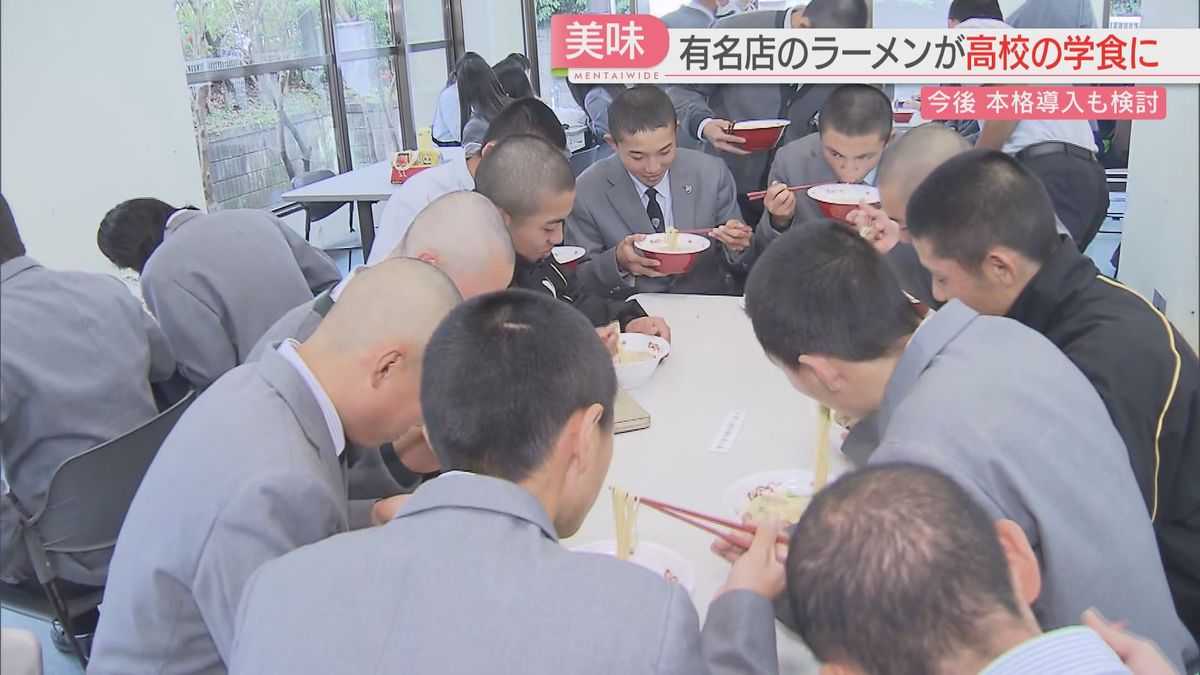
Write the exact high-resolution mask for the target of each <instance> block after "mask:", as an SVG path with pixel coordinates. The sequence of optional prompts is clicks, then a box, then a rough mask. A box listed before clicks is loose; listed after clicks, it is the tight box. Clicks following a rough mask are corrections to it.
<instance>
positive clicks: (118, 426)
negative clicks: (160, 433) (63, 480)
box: [0, 256, 175, 586]
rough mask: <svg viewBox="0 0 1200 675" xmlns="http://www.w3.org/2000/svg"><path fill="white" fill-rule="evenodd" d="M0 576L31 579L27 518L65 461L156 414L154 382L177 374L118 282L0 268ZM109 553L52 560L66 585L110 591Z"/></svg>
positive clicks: (32, 267) (16, 263)
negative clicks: (0, 481) (24, 537)
mask: <svg viewBox="0 0 1200 675" xmlns="http://www.w3.org/2000/svg"><path fill="white" fill-rule="evenodd" d="M0 325H2V326H3V328H2V329H0V455H2V457H3V467H4V480H5V482H6V483H7V484H8V490H5V491H4V492H2V493H0V551H2V552H3V558H2V559H0V565H2V567H0V578H2V579H4V580H6V581H7V582H9V583H12V582H16V581H22V580H32V579H34V578H35V577H34V570H33V566H32V564H31V563H30V561H29V559H28V557H27V556H26V555H25V545H24V544H23V543H22V541H21V531H22V526H21V514H22V513H24V514H25V515H26V516H31V515H33V514H35V513H37V512H38V511H39V510H41V508H42V506H43V504H44V502H45V497H46V488H48V487H49V484H50V478H51V477H52V476H53V475H54V473H55V471H57V470H58V467H59V466H60V465H61V464H62V463H63V462H65V461H66V460H67V459H70V458H71V457H74V456H75V455H78V454H80V453H82V452H86V451H87V450H90V449H92V448H94V447H96V446H97V445H100V444H101V443H105V442H107V441H110V440H112V439H114V438H116V437H118V436H121V435H122V434H124V433H126V432H128V431H132V430H133V429H135V428H137V427H138V426H140V425H142V424H144V423H145V422H147V421H149V420H150V419H151V418H153V417H154V415H155V414H156V413H157V412H158V411H157V409H156V407H155V405H154V395H153V393H152V392H151V389H150V384H151V382H163V381H166V380H167V379H169V378H170V377H171V375H172V374H174V372H175V358H174V356H172V354H171V348H170V347H169V346H168V345H167V339H166V337H165V336H163V334H162V331H161V330H160V329H159V327H158V324H157V323H156V322H155V321H154V317H152V316H150V315H149V314H147V313H146V310H145V309H143V308H142V305H141V303H140V302H138V301H137V299H136V298H134V297H133V294H132V293H130V292H129V289H128V288H126V287H125V284H123V283H122V282H121V281H120V280H119V279H117V278H115V277H112V276H109V275H106V274H86V273H83V272H62V271H56V270H48V269H46V268H44V267H42V266H41V265H39V264H38V263H37V261H35V260H34V259H33V258H29V257H26V256H21V257H18V258H13V259H12V260H9V261H8V262H6V263H4V264H3V265H0ZM110 555H111V551H103V552H97V553H93V554H86V555H81V556H74V555H59V554H55V555H54V557H53V559H52V562H53V564H54V566H55V570H56V571H57V572H58V574H59V576H61V577H62V578H64V579H66V580H68V581H72V582H75V583H78V584H86V585H92V586H103V585H104V579H105V577H106V576H107V573H108V560H109V557H110Z"/></svg>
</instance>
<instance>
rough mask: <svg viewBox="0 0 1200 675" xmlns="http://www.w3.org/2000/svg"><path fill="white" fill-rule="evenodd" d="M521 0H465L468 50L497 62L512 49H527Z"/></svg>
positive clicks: (512, 51)
mask: <svg viewBox="0 0 1200 675" xmlns="http://www.w3.org/2000/svg"><path fill="white" fill-rule="evenodd" d="M521 4H522V3H521V0H462V21H463V41H464V43H465V44H466V48H467V51H471V52H475V53H477V54H479V55H480V56H482V57H483V58H484V60H486V61H487V62H488V63H492V64H495V63H496V62H497V61H499V60H500V59H503V58H504V57H506V56H508V55H509V54H512V53H514V52H515V53H518V54H524V53H525V25H524V22H523V20H522V11H521Z"/></svg>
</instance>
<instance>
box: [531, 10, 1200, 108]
mask: <svg viewBox="0 0 1200 675" xmlns="http://www.w3.org/2000/svg"><path fill="white" fill-rule="evenodd" d="M550 39H551V67H552V69H553V72H554V73H555V74H556V75H563V76H566V77H567V78H568V79H569V80H570V81H571V82H577V83H579V82H590V83H624V84H639V83H645V84H657V85H664V86H665V85H671V84H683V83H705V84H718V83H741V84H747V83H759V84H771V83H776V84H804V83H810V82H829V83H850V82H860V83H868V84H914V85H917V84H927V83H936V84H937V85H938V86H924V87H922V89H921V96H920V101H921V109H920V110H921V117H922V119H925V120H945V119H963V118H972V119H984V120H986V119H1024V118H1037V119H1112V120H1119V119H1162V118H1163V117H1165V115H1166V94H1165V90H1164V89H1163V87H1162V86H1156V85H1166V84H1195V83H1200V59H1197V58H1196V56H1195V45H1196V44H1197V41H1198V40H1200V30H1197V29H1157V30H1153V29H1142V30H1138V31H1129V30H1017V29H1009V30H995V29H980V28H975V29H935V28H929V29H877V28H868V29H857V30H853V29H852V30H820V29H793V28H774V29H771V28H764V29H737V30H721V29H713V28H708V29H673V30H668V29H667V27H666V25H664V24H663V23H662V21H661V20H659V19H658V18H657V17H654V16H650V15H641V14H635V15H611V14H594V15H558V16H554V17H553V18H552V19H551V28H550ZM946 84H953V85H986V86H966V87H963V86H941V85H946ZM995 85H1004V86H995ZM1063 85H1085V86H1063Z"/></svg>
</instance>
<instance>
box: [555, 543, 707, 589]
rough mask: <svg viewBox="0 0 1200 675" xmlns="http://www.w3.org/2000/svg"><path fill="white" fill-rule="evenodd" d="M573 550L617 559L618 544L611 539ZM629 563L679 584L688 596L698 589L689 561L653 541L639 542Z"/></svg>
mask: <svg viewBox="0 0 1200 675" xmlns="http://www.w3.org/2000/svg"><path fill="white" fill-rule="evenodd" d="M571 550H572V551H575V552H576V553H599V554H600V555H610V556H613V557H614V558H615V557H616V555H617V542H616V541H615V540H611V539H610V540H608V541H598V542H595V543H592V544H584V545H582V546H577V547H575V548H573V549H571ZM629 562H631V563H633V564H635V565H637V566H639V567H644V568H646V569H648V570H650V571H651V572H654V573H655V574H657V575H659V576H661V577H663V578H664V579H666V580H668V581H673V582H675V583H677V584H679V585H680V586H682V587H683V590H685V591H687V592H688V595H691V593H692V591H693V590H695V588H696V573H695V572H693V571H692V566H691V564H689V563H688V561H687V560H684V558H683V556H681V555H679V554H678V553H676V552H675V551H672V550H671V549H669V548H667V547H666V546H663V545H661V544H655V543H654V542H651V541H639V542H638V544H637V547H636V548H634V550H633V555H631V556H629Z"/></svg>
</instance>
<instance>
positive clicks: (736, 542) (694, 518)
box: [638, 497, 788, 548]
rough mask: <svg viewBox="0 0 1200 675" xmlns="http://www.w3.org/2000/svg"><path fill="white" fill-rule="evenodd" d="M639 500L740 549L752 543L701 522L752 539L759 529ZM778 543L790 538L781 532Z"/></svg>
mask: <svg viewBox="0 0 1200 675" xmlns="http://www.w3.org/2000/svg"><path fill="white" fill-rule="evenodd" d="M638 499H639V501H640V502H641V503H642V504H645V505H646V506H649V507H650V508H652V509H654V510H655V511H659V512H662V513H665V514H667V515H668V516H671V517H672V518H675V519H677V520H682V521H683V522H685V523H687V524H688V525H692V526H694V527H698V528H700V529H701V530H704V531H705V532H708V533H709V534H713V535H716V536H718V537H720V538H721V539H723V540H725V541H726V542H728V543H729V544H732V545H733V546H737V547H738V548H749V547H750V542H749V541H748V540H746V539H739V538H738V537H735V536H733V535H731V534H729V533H728V532H722V531H720V530H718V529H717V528H715V527H712V526H711V525H706V524H704V523H703V522H701V521H705V520H706V521H708V522H710V523H716V524H717V525H720V526H721V527H726V528H729V529H730V530H735V531H737V532H742V533H745V534H748V535H750V536H751V537H753V536H754V534H755V532H757V531H758V528H756V527H755V526H753V525H743V524H741V523H735V522H733V521H732V520H725V519H724V518H717V517H716V516H710V515H707V514H704V513H699V512H698V511H692V510H689V509H685V508H682V507H679V506H672V505H671V504H665V503H663V502H660V501H657V500H654V499H647V498H645V497H639V498H638ZM689 516H690V517H689ZM777 541H778V542H779V543H780V544H783V545H784V546H787V545H788V536H787V535H786V534H783V533H782V532H781V533H779V537H778V539H777Z"/></svg>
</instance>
